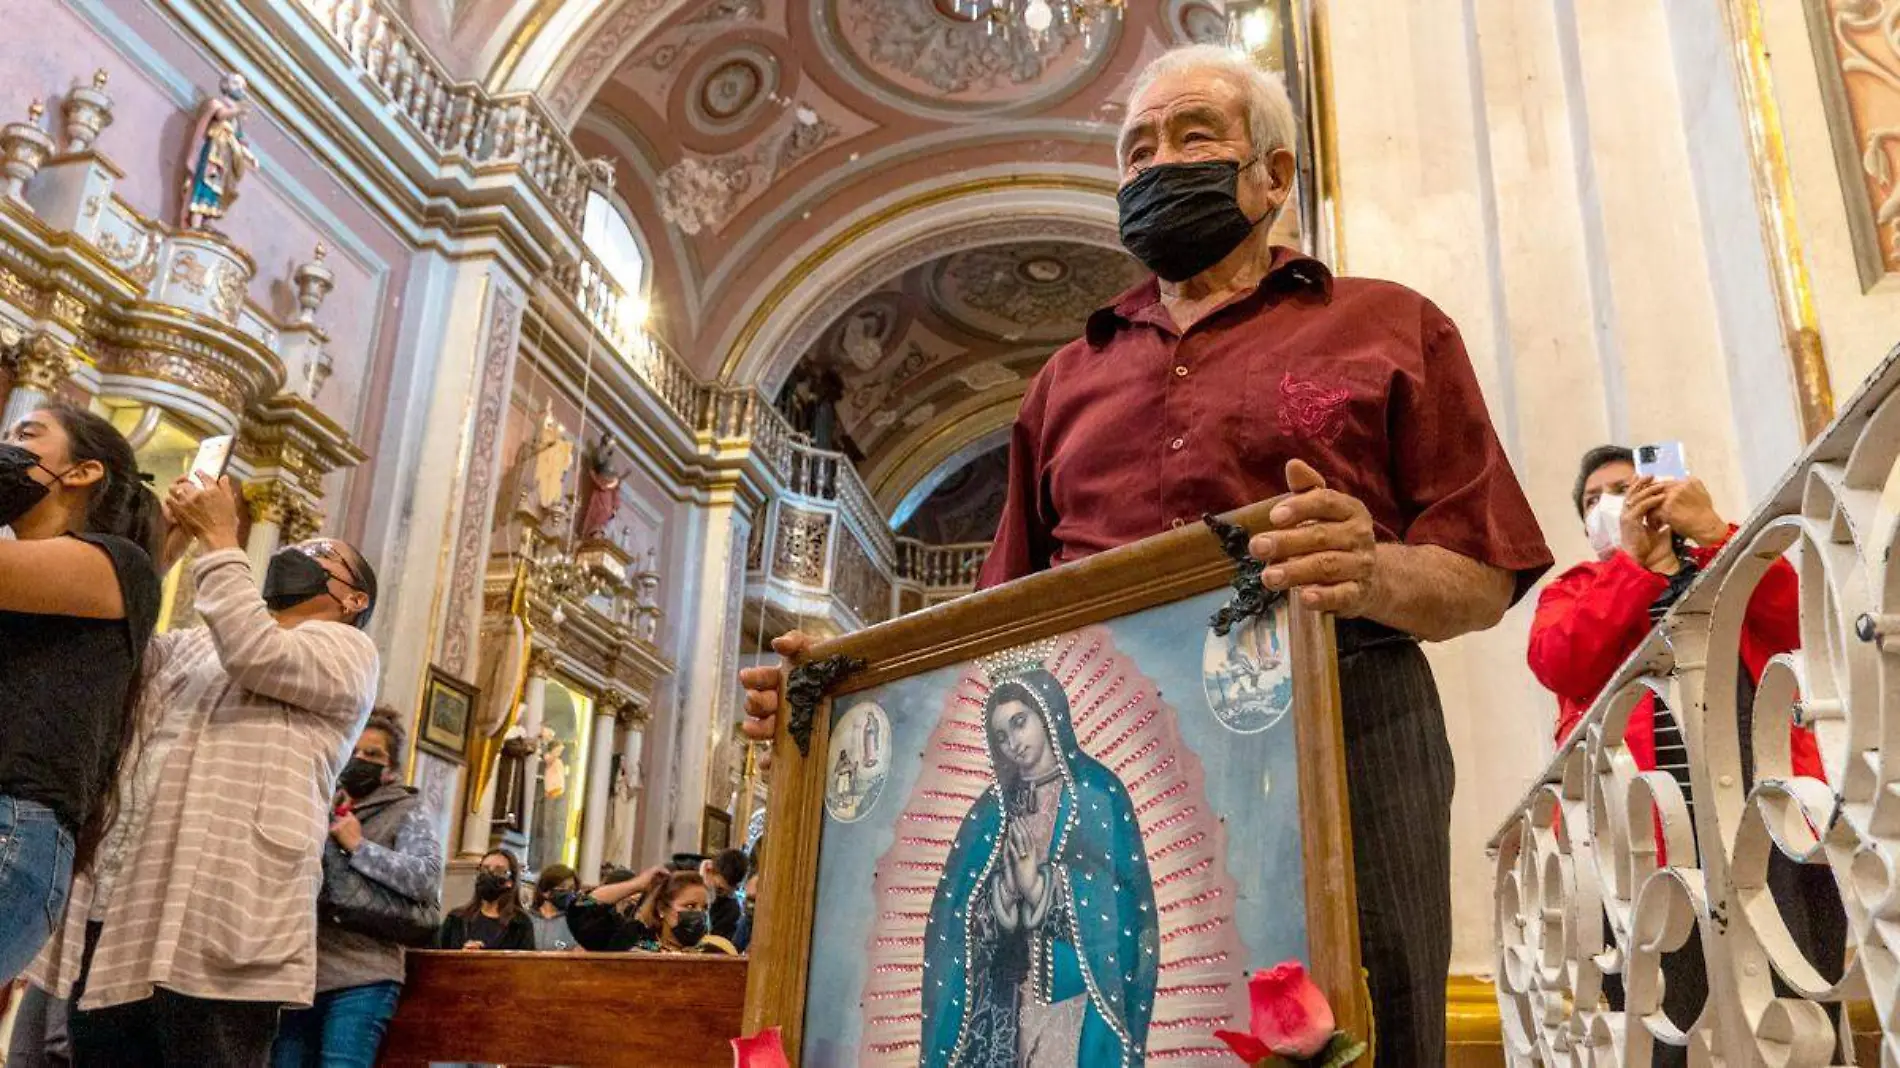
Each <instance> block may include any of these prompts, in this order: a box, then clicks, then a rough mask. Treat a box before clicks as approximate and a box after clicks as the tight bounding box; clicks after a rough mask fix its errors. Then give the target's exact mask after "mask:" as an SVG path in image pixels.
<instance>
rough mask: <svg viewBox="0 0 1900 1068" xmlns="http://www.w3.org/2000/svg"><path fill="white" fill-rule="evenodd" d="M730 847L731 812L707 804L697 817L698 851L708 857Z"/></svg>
mask: <svg viewBox="0 0 1900 1068" xmlns="http://www.w3.org/2000/svg"><path fill="white" fill-rule="evenodd" d="M730 848H732V813H730V812H727V811H726V810H725V809H723V808H714V807H713V806H711V805H707V806H706V811H705V814H704V815H702V816H701V817H700V818H699V851H700V852H701V853H704V854H705V855H707V856H709V857H710V856H714V855H716V854H718V853H720V852H723V851H725V850H727V849H730Z"/></svg>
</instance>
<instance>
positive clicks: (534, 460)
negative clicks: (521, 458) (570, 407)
mask: <svg viewBox="0 0 1900 1068" xmlns="http://www.w3.org/2000/svg"><path fill="white" fill-rule="evenodd" d="M528 462H529V464H530V465H531V467H530V471H531V472H532V473H531V475H530V476H529V477H530V478H531V479H532V480H533V484H534V503H535V505H536V506H537V507H540V508H548V507H552V506H553V504H554V503H555V502H556V501H559V500H560V499H561V494H562V491H563V490H565V489H566V488H567V469H568V468H570V467H572V466H573V465H574V440H573V439H572V438H570V437H568V436H567V428H566V427H563V426H562V425H561V421H560V420H558V419H556V418H555V417H554V401H553V400H552V399H549V400H548V401H547V402H545V403H544V404H543V405H542V406H541V426H540V429H538V430H536V431H535V435H534V440H533V441H531V442H530V443H529V446H528Z"/></svg>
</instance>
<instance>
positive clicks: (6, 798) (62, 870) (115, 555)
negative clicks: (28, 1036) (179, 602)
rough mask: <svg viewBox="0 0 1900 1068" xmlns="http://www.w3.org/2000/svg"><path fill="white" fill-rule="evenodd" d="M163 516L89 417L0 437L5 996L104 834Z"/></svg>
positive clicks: (128, 728)
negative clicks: (5, 529)
mask: <svg viewBox="0 0 1900 1068" xmlns="http://www.w3.org/2000/svg"><path fill="white" fill-rule="evenodd" d="M158 515H159V508H158V498H157V497H155V496H153V494H152V493H151V491H149V490H148V489H146V487H145V485H144V481H143V479H142V477H141V476H140V474H139V470H138V462H137V461H136V460H135V459H134V458H133V455H132V446H131V445H130V444H128V443H127V442H126V440H125V438H124V436H123V435H121V434H120V433H119V432H118V431H117V430H116V429H114V428H113V426H112V424H111V423H108V422H107V421H106V420H104V419H102V418H100V417H99V416H97V415H94V414H92V413H91V412H88V411H86V410H84V409H81V408H76V407H72V406H70V405H65V404H50V405H48V406H46V407H45V408H42V409H39V410H37V411H33V412H30V413H28V414H27V416H26V417H25V418H23V419H21V420H20V421H19V422H18V423H15V424H14V425H13V426H11V427H8V428H6V430H5V434H4V438H0V524H4V525H6V526H9V527H11V528H12V530H13V536H14V540H12V541H0V692H4V693H5V694H6V695H7V697H6V701H5V708H4V710H0V841H5V842H7V843H8V848H6V849H5V850H0V982H6V981H9V980H11V979H12V978H13V977H14V976H15V975H17V974H19V972H20V970H21V969H22V968H24V967H26V965H27V963H28V962H30V961H31V960H32V959H33V955H34V953H36V952H38V950H39V948H40V945H41V944H42V943H44V942H45V941H46V938H47V936H48V935H49V934H50V933H51V932H52V929H53V925H54V924H57V923H59V922H60V918H61V915H62V914H63V913H64V911H65V906H66V895H67V891H68V890H69V889H70V888H71V885H72V877H73V872H74V871H75V870H84V869H85V868H86V867H87V866H88V865H89V864H90V863H91V860H92V855H93V853H94V851H95V850H96V849H97V848H98V845H99V841H100V839H101V838H102V837H104V833H105V829H106V827H107V825H108V824H110V822H111V820H112V815H113V808H114V803H113V802H114V798H113V796H112V794H113V791H114V784H115V783H116V782H117V781H118V770H119V762H120V757H121V755H122V754H123V753H124V751H125V748H126V744H127V741H128V740H129V738H130V737H131V733H132V711H131V710H132V705H133V703H134V702H135V701H136V699H137V696H138V677H139V668H140V664H141V658H142V657H143V655H144V650H145V642H146V639H147V638H149V637H150V636H151V633H152V628H153V626H154V625H155V624H156V623H157V620H158V606H159V582H158V573H157V571H156V569H155V568H154V567H153V560H154V559H155V555H154V554H155V553H157V551H158V539H159V520H158ZM78 665H84V668H83V670H82V669H80V668H79V667H78Z"/></svg>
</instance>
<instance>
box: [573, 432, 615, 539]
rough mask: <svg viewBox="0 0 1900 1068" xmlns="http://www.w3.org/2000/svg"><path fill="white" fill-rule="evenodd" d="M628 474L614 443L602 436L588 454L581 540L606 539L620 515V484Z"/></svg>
mask: <svg viewBox="0 0 1900 1068" xmlns="http://www.w3.org/2000/svg"><path fill="white" fill-rule="evenodd" d="M625 478H626V472H625V471H624V470H623V469H622V467H621V464H620V456H619V453H618V451H617V450H616V449H615V448H614V445H613V442H611V441H609V440H607V435H605V434H602V435H601V436H600V438H599V439H598V440H596V441H595V442H594V446H593V448H591V449H588V450H587V507H586V508H585V509H584V510H583V511H582V512H581V529H580V535H581V537H582V538H604V537H606V536H607V534H608V528H609V527H610V526H612V525H613V521H614V516H615V515H616V514H618V513H619V511H620V483H621V482H622V481H623V480H624V479H625Z"/></svg>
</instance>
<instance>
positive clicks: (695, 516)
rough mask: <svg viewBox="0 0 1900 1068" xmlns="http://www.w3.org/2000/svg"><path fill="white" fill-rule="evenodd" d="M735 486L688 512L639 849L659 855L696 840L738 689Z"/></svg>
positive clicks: (714, 489) (740, 554)
mask: <svg viewBox="0 0 1900 1068" xmlns="http://www.w3.org/2000/svg"><path fill="white" fill-rule="evenodd" d="M736 498H737V486H736V485H735V484H734V483H732V482H721V483H716V484H713V485H710V486H708V487H707V490H706V503H705V504H703V505H696V506H694V507H693V508H692V509H691V510H690V511H689V513H688V515H689V517H690V518H689V519H688V523H687V531H686V545H685V549H684V552H683V553H682V556H683V558H684V559H685V560H687V561H690V562H691V563H690V566H689V570H688V571H687V574H686V579H685V582H684V589H683V591H682V593H681V595H680V596H681V604H682V613H681V626H680V632H679V648H680V650H681V651H682V655H681V663H680V667H679V675H678V680H679V682H678V684H679V689H678V695H677V698H676V699H675V700H674V701H673V702H672V713H671V714H670V715H666V716H662V717H660V718H659V719H658V720H657V721H656V722H655V724H654V731H655V737H654V738H653V739H652V741H653V744H654V745H655V746H656V747H657V751H656V752H655V753H654V760H653V766H652V770H653V778H652V780H651V788H650V789H649V790H648V792H647V794H646V808H647V818H646V820H645V821H644V827H643V828H642V831H641V835H640V838H641V843H640V856H641V857H643V858H648V857H652V858H659V857H666V856H670V855H671V854H673V853H676V852H684V851H693V850H697V849H698V848H699V827H700V820H701V817H702V815H703V813H704V808H705V803H706V770H707V765H708V757H709V756H710V755H711V752H712V746H713V744H714V742H715V741H718V740H721V739H723V738H724V736H725V731H726V725H727V724H728V723H730V722H731V719H732V717H733V716H734V715H736V712H734V711H733V710H732V709H729V708H727V707H725V704H726V699H727V698H728V697H729V696H730V695H731V694H732V692H733V691H734V690H736V689H737V686H738V683H737V680H736V677H735V678H733V679H732V680H731V685H730V686H729V685H728V681H729V680H728V676H733V675H735V673H736V672H737V670H738V668H737V648H736V647H737V645H738V640H737V639H738V634H737V627H738V624H737V620H736V617H734V615H733V612H734V610H735V607H736V606H734V605H732V604H731V603H730V602H731V601H733V600H734V597H733V595H735V594H737V593H739V592H740V590H739V588H738V587H737V586H735V582H736V581H738V580H737V578H736V577H735V573H736V572H737V571H738V570H739V569H742V568H743V567H744V566H745V535H744V533H743V531H740V532H739V533H738V536H737V538H736V539H735V537H734V532H735V529H737V524H736V519H737V516H736V513H737V507H736V504H737V500H736Z"/></svg>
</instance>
